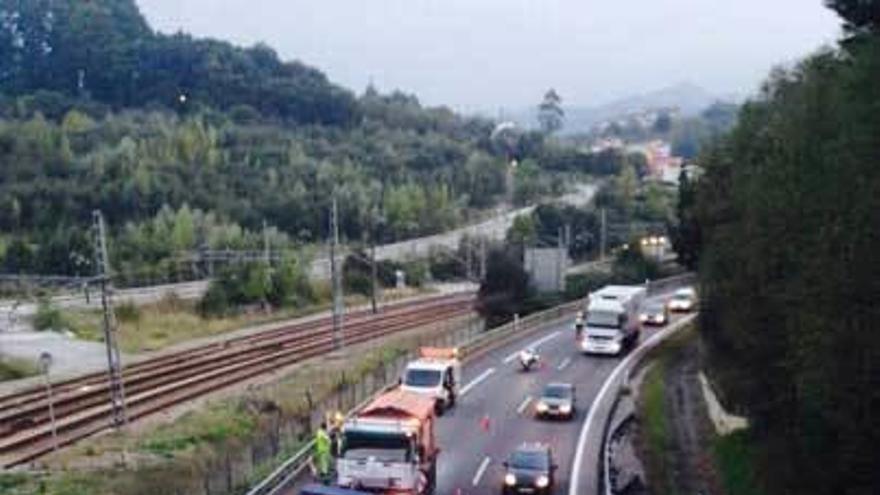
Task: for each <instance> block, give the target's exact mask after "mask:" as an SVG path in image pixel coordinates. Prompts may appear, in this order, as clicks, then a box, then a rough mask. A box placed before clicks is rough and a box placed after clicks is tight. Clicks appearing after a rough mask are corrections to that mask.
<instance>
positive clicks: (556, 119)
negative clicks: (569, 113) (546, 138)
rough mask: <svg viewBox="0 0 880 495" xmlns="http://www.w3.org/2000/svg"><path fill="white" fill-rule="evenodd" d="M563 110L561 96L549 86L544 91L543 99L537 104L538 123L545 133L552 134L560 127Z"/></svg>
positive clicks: (562, 121)
mask: <svg viewBox="0 0 880 495" xmlns="http://www.w3.org/2000/svg"><path fill="white" fill-rule="evenodd" d="M564 122H565V112H564V111H563V110H562V97H560V96H559V94H558V93H557V92H556V90H555V89H553V88H550V89H548V90H547V92H546V93H544V100H543V101H541V104H540V105H538V124H540V126H541V130H542V131H543V132H544V134H545V135H549V134H553V133H554V132H556V131H558V130H560V129H562V125H563V123H564Z"/></svg>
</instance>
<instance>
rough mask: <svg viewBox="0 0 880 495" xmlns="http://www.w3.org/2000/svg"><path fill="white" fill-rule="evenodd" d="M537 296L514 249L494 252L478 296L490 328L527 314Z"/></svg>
mask: <svg viewBox="0 0 880 495" xmlns="http://www.w3.org/2000/svg"><path fill="white" fill-rule="evenodd" d="M532 295H533V290H532V288H531V286H530V284H529V276H528V274H527V273H526V272H525V270H524V269H523V266H522V263H521V262H520V261H519V258H518V256H517V254H516V253H515V252H514V251H511V250H504V249H497V248H496V249H492V250H490V251H489V254H488V256H487V262H486V277H485V278H484V279H483V281H482V283H481V284H480V290H479V292H478V294H477V301H478V302H477V311H479V313H480V314H481V315H482V316H483V317H484V318H485V319H486V325H487V326H488V327H489V328H492V327H495V326H498V325H500V324H503V323H505V322H508V321H510V320H511V319H513V315H514V314H517V313H524V311H525V310H526V309H527V303H528V301H529V299H530V298H531V297H532Z"/></svg>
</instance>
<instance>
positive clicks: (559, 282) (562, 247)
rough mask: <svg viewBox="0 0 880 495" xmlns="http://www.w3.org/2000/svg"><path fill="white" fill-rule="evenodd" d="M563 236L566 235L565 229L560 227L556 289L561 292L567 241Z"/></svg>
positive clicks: (557, 247)
mask: <svg viewBox="0 0 880 495" xmlns="http://www.w3.org/2000/svg"><path fill="white" fill-rule="evenodd" d="M563 234H565V229H563V228H562V227H559V230H558V231H557V234H556V250H557V252H556V289H557V290H559V291H561V290H562V289H563V287H562V270H563V268H562V265H563V263H562V260H563V256H565V239H564V238H563Z"/></svg>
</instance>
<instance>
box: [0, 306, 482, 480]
mask: <svg viewBox="0 0 880 495" xmlns="http://www.w3.org/2000/svg"><path fill="white" fill-rule="evenodd" d="M472 303H473V295H472V294H459V295H453V296H441V297H436V298H432V299H428V300H422V301H416V302H408V303H397V304H394V305H391V306H386V307H385V308H384V309H383V310H382V312H381V313H380V314H378V315H373V314H372V313H370V312H369V311H366V310H365V311H357V312H353V313H349V314H348V315H346V320H345V332H344V335H345V343H346V345H350V344H357V343H362V342H366V341H368V340H371V339H375V338H378V337H382V336H386V335H391V334H394V333H398V332H402V331H405V330H409V329H413V328H416V327H419V326H423V325H425V324H427V323H430V322H434V321H442V320H443V319H447V318H452V317H455V316H460V315H464V314H466V313H468V312H470V311H471V306H472ZM332 332H333V331H332V321H331V319H330V318H321V319H316V320H312V321H308V322H302V323H297V324H292V325H287V326H283V327H279V328H276V329H273V330H269V331H266V332H261V333H257V334H253V335H247V336H239V337H233V338H230V339H227V340H224V341H221V342H217V343H212V344H208V345H203V346H198V347H195V348H192V349H187V350H184V351H178V352H174V353H170V354H167V355H163V356H159V357H156V358H151V359H147V360H144V361H140V362H137V363H134V364H131V365H129V366H126V367H125V369H124V371H123V379H124V382H125V388H126V405H127V411H128V418H129V419H130V420H134V419H138V418H141V417H144V416H147V415H149V414H152V413H155V412H158V411H162V410H164V409H167V408H168V407H171V406H174V405H176V404H180V403H182V402H185V401H188V400H191V399H194V398H196V397H200V396H202V395H205V394H207V393H210V392H213V391H216V390H219V389H221V388H224V387H227V386H230V385H234V384H236V383H240V382H242V381H244V380H248V379H250V378H253V377H256V376H259V375H262V374H266V373H271V372H273V371H276V370H278V369H281V368H283V367H284V366H287V365H290V364H294V363H296V362H299V361H302V360H304V359H308V358H311V357H315V356H319V355H321V354H325V353H327V352H329V351H331V350H332V349H333V347H334V339H333V334H332ZM53 391H54V393H53V396H54V407H55V416H56V427H57V432H58V443H59V445H62V446H63V445H69V444H72V443H74V442H76V441H77V440H80V439H82V438H85V437H88V436H91V435H94V434H96V433H98V432H101V431H103V430H106V429H109V428H111V405H110V403H109V386H108V382H107V377H106V375H105V374H102V373H93V374H89V375H85V376H82V377H79V378H74V379H69V380H65V381H62V382H58V383H56V384H53ZM52 449H53V440H52V426H51V424H50V421H49V415H48V403H47V400H46V395H45V390H44V389H42V388H41V387H35V388H33V389H27V390H23V391H20V392H17V393H14V394H9V395H6V396H2V397H0V465H2V466H3V467H4V468H9V467H14V466H16V465H20V464H23V463H26V462H29V461H31V460H34V459H36V458H38V457H40V456H42V455H44V454H46V453H48V452H51V451H52Z"/></svg>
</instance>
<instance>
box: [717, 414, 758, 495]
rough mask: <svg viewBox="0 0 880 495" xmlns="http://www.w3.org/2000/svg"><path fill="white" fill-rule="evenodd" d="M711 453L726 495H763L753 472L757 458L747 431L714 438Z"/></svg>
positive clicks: (754, 447)
mask: <svg viewBox="0 0 880 495" xmlns="http://www.w3.org/2000/svg"><path fill="white" fill-rule="evenodd" d="M712 451H713V452H712V453H713V455H714V457H715V465H716V466H717V467H718V471H719V474H720V476H721V482H722V484H723V485H724V492H725V494H726V495H763V493H764V491H763V490H762V489H761V488H760V485H759V483H758V478H757V476H756V472H755V460H756V459H758V458H759V456H758V455H757V454H758V452H757V448H756V446H755V445H754V444H753V443H752V440H751V437H750V436H749V432H748V431H747V430H741V431H736V432H733V433H731V434H730V435H727V436H723V437H722V436H718V437H715V438H714V439H713V441H712Z"/></svg>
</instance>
